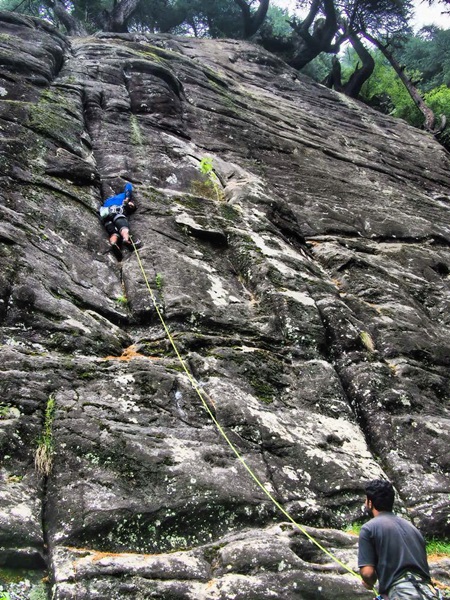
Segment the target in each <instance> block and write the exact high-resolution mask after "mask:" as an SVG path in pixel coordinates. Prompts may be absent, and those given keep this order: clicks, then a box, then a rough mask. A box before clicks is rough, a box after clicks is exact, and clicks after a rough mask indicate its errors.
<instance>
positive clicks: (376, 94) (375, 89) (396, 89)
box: [342, 50, 423, 127]
mask: <svg viewBox="0 0 450 600" xmlns="http://www.w3.org/2000/svg"><path fill="white" fill-rule="evenodd" d="M373 58H374V61H375V68H374V71H373V74H372V76H371V77H370V79H369V80H368V81H366V83H365V84H364V85H363V87H362V90H361V95H360V97H361V100H363V101H364V102H367V104H370V105H371V106H374V107H375V108H378V109H380V110H381V111H382V112H385V113H387V114H390V115H392V116H394V117H398V118H401V119H405V120H406V121H408V123H410V124H411V125H415V126H416V127H420V126H421V125H422V123H423V115H422V113H421V112H420V111H419V109H418V108H417V107H416V105H415V104H414V102H413V100H412V98H411V96H410V95H409V93H408V90H407V89H406V87H405V86H404V85H403V83H402V82H401V80H400V79H399V77H398V75H397V73H396V72H395V71H394V69H393V68H392V67H391V65H390V64H389V63H388V61H387V60H386V58H385V57H384V56H383V55H382V53H381V52H380V51H378V50H377V51H375V52H374V53H373ZM351 60H352V58H351V57H348V59H347V63H346V64H345V66H344V68H343V70H342V71H343V74H344V73H345V75H347V74H348V73H349V72H350V71H351V68H352V67H350V65H351ZM409 75H410V76H414V75H413V74H411V73H409ZM416 75H417V74H416Z"/></svg>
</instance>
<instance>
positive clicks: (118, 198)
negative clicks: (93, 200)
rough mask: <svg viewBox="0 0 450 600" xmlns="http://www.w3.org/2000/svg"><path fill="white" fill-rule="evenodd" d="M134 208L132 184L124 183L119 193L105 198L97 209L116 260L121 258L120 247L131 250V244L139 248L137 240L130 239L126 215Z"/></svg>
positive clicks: (132, 211)
mask: <svg viewBox="0 0 450 600" xmlns="http://www.w3.org/2000/svg"><path fill="white" fill-rule="evenodd" d="M135 210H136V203H135V201H134V199H133V186H132V185H131V183H127V184H126V185H125V189H124V191H123V192H122V193H121V194H117V195H115V196H111V197H110V198H107V199H106V200H105V202H104V203H103V205H102V206H101V207H100V209H99V213H100V218H101V220H102V223H103V225H104V226H105V229H106V231H107V232H108V235H109V243H110V245H111V250H112V253H113V254H114V256H115V257H116V258H117V260H119V261H120V260H122V258H123V254H122V247H123V246H124V247H126V248H128V249H129V250H133V244H134V246H135V247H136V248H139V247H140V245H141V243H140V241H139V240H133V242H132V240H131V237H130V226H129V223H128V217H129V216H130V215H131V214H132V213H134V211H135Z"/></svg>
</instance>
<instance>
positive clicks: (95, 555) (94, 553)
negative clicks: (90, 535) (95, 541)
mask: <svg viewBox="0 0 450 600" xmlns="http://www.w3.org/2000/svg"><path fill="white" fill-rule="evenodd" d="M66 548H67V550H70V552H73V553H74V554H79V555H80V556H79V559H80V560H81V559H82V558H86V557H87V556H88V557H89V558H90V559H91V560H92V562H98V561H99V560H102V558H120V557H134V558H137V557H139V558H150V557H155V556H162V555H161V554H142V553H134V552H100V551H99V550H90V549H89V548H73V547H71V546H66Z"/></svg>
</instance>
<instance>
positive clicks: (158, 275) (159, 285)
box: [155, 273, 164, 292]
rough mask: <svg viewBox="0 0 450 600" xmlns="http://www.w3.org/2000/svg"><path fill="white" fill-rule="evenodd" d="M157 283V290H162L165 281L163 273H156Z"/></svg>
mask: <svg viewBox="0 0 450 600" xmlns="http://www.w3.org/2000/svg"><path fill="white" fill-rule="evenodd" d="M155 284H156V288H157V290H158V291H159V292H162V289H163V284H164V281H163V276H162V274H161V273H156V275H155Z"/></svg>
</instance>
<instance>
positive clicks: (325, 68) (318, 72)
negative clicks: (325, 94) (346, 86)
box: [301, 52, 332, 83]
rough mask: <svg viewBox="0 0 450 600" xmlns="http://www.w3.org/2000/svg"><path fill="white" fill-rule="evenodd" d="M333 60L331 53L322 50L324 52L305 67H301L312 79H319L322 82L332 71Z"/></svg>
mask: <svg viewBox="0 0 450 600" xmlns="http://www.w3.org/2000/svg"><path fill="white" fill-rule="evenodd" d="M331 61H332V57H331V55H330V54H325V53H324V52H322V54H319V56H316V58H314V59H313V60H311V61H310V62H309V63H308V64H307V65H306V66H305V67H303V69H301V72H302V73H303V74H304V75H308V77H311V79H314V80H315V81H318V82H319V83H320V82H321V81H323V80H324V79H325V78H326V77H327V75H328V73H329V72H330V71H331Z"/></svg>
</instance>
